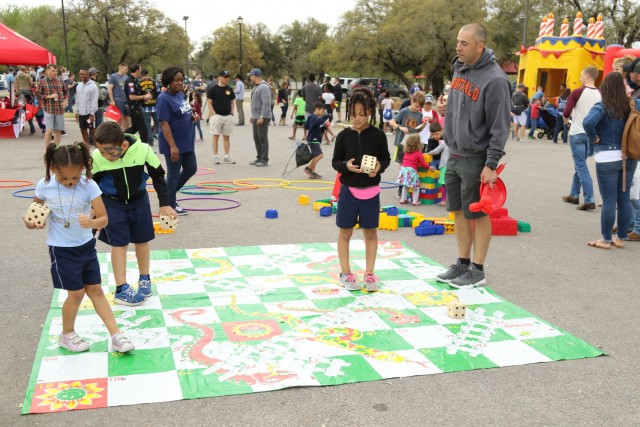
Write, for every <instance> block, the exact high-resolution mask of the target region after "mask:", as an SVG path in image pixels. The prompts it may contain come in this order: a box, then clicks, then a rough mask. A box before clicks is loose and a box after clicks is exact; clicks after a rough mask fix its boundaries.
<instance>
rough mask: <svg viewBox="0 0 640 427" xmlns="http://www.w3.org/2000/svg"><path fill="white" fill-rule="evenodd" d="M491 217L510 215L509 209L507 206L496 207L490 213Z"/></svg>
mask: <svg viewBox="0 0 640 427" xmlns="http://www.w3.org/2000/svg"><path fill="white" fill-rule="evenodd" d="M489 216H490V217H491V218H502V217H503V216H509V210H508V209H506V208H500V209H496V210H494V211H493V212H491V213H490V214H489Z"/></svg>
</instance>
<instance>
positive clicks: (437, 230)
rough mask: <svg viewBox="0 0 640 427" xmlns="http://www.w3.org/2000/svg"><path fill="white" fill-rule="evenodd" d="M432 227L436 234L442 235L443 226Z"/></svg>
mask: <svg viewBox="0 0 640 427" xmlns="http://www.w3.org/2000/svg"><path fill="white" fill-rule="evenodd" d="M434 227H435V228H436V234H444V225H442V224H436V225H434Z"/></svg>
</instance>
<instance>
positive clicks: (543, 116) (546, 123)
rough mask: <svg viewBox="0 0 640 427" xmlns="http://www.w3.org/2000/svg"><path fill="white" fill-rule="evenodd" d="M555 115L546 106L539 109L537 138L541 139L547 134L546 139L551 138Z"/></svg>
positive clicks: (554, 125)
mask: <svg viewBox="0 0 640 427" xmlns="http://www.w3.org/2000/svg"><path fill="white" fill-rule="evenodd" d="M556 120H557V118H556V116H554V115H553V111H550V110H548V109H546V108H541V109H540V118H539V119H538V128H537V129H536V131H538V138H540V139H542V138H544V136H545V135H546V136H547V139H553V130H554V129H555V128H556Z"/></svg>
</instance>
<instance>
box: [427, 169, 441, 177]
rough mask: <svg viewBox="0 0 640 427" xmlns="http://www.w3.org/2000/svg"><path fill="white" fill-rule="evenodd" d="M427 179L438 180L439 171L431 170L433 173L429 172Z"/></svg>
mask: <svg viewBox="0 0 640 427" xmlns="http://www.w3.org/2000/svg"><path fill="white" fill-rule="evenodd" d="M427 177H429V178H440V171H439V170H437V169H436V170H433V171H429V172H427Z"/></svg>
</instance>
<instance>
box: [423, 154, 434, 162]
mask: <svg viewBox="0 0 640 427" xmlns="http://www.w3.org/2000/svg"><path fill="white" fill-rule="evenodd" d="M423 156H424V161H425V162H426V163H431V162H432V161H433V156H432V155H431V154H423Z"/></svg>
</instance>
